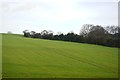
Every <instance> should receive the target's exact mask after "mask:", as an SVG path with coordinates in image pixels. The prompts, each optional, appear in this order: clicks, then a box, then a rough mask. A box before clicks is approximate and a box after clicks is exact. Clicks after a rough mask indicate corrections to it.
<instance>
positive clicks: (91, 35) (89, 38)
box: [23, 24, 120, 47]
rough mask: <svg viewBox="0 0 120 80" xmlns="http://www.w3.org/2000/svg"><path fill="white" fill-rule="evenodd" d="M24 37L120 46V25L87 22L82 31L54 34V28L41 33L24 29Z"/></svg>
mask: <svg viewBox="0 0 120 80" xmlns="http://www.w3.org/2000/svg"><path fill="white" fill-rule="evenodd" d="M23 33H24V37H29V38H40V39H49V40H61V41H70V42H78V43H88V44H97V45H103V46H109V47H120V39H119V36H120V27H118V26H114V25H113V26H106V27H102V26H100V25H92V24H85V25H83V26H82V28H81V30H80V33H79V34H76V33H74V32H72V31H71V32H68V33H67V34H63V33H62V32H58V33H57V34H56V35H54V34H53V33H54V32H53V31H52V30H43V31H41V32H40V33H36V32H35V31H28V30H24V31H23Z"/></svg>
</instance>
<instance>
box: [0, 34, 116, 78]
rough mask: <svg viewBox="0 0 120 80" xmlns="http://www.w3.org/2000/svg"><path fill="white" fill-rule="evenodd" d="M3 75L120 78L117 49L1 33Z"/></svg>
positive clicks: (18, 76) (17, 76) (12, 76)
mask: <svg viewBox="0 0 120 80" xmlns="http://www.w3.org/2000/svg"><path fill="white" fill-rule="evenodd" d="M2 40H3V42H2V43H3V44H2V60H3V65H2V68H3V78H6V77H9V78H15V77H16V78H20V77H24V78H56V77H57V78H117V77H118V49H117V48H111V47H105V46H98V45H91V44H82V43H74V42H64V41H55V40H44V39H32V38H25V37H23V36H22V35H16V34H2Z"/></svg>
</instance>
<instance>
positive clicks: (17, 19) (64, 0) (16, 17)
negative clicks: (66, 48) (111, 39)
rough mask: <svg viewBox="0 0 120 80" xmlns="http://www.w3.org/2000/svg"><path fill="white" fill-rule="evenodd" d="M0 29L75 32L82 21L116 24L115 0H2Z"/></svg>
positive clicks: (83, 22)
mask: <svg viewBox="0 0 120 80" xmlns="http://www.w3.org/2000/svg"><path fill="white" fill-rule="evenodd" d="M0 13H1V23H0V25H1V26H2V27H1V29H0V32H7V31H12V32H13V33H22V31H23V30H25V29H28V30H29V31H31V30H34V31H36V32H40V31H42V30H44V29H46V30H53V31H54V32H55V33H57V32H59V31H60V32H63V33H67V32H69V31H74V32H75V33H79V31H80V28H81V26H82V25H83V24H95V25H97V24H98V25H102V26H106V25H118V1H117V0H101V1H99V0H98V1H97V0H2V1H1V5H0Z"/></svg>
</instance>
